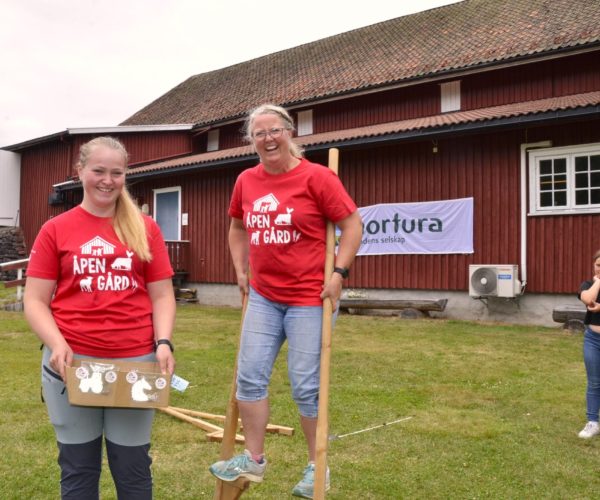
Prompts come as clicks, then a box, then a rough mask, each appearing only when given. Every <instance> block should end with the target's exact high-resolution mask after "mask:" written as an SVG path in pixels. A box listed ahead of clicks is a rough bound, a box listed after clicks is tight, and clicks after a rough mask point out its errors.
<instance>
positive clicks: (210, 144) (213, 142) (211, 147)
mask: <svg viewBox="0 0 600 500" xmlns="http://www.w3.org/2000/svg"><path fill="white" fill-rule="evenodd" d="M218 150H219V129H218V128H215V129H213V130H209V131H208V134H207V135H206V151H207V152H210V151H218Z"/></svg>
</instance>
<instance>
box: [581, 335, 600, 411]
mask: <svg viewBox="0 0 600 500" xmlns="http://www.w3.org/2000/svg"><path fill="white" fill-rule="evenodd" d="M583 361H584V363H585V371H586V373H587V391H586V401H587V419H588V420H589V421H592V422H598V411H599V410H600V333H596V332H593V331H592V330H590V329H589V328H586V329H585V334H584V336H583Z"/></svg>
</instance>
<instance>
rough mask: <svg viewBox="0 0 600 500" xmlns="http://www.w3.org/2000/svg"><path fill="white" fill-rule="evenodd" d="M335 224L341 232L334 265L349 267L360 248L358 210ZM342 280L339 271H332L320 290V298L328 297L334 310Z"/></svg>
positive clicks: (360, 229) (360, 230)
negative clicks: (321, 290)
mask: <svg viewBox="0 0 600 500" xmlns="http://www.w3.org/2000/svg"><path fill="white" fill-rule="evenodd" d="M336 225H337V226H338V227H339V228H340V230H341V232H342V234H341V236H340V244H339V247H338V252H337V256H336V258H335V267H345V268H349V267H350V265H351V264H352V262H353V261H354V257H355V256H356V252H358V249H359V248H360V242H361V239H362V227H363V226H362V219H361V217H360V214H359V213H358V211H356V212H354V213H353V214H351V215H349V216H348V217H346V218H345V219H342V220H341V221H338V222H337V223H336ZM342 282H343V278H342V276H341V275H340V274H339V273H333V274H332V275H331V276H329V277H327V276H326V277H325V286H324V287H323V292H321V298H322V299H324V298H325V297H329V298H330V299H331V301H332V303H333V308H334V310H335V308H336V304H337V301H338V300H339V298H340V295H341V294H342Z"/></svg>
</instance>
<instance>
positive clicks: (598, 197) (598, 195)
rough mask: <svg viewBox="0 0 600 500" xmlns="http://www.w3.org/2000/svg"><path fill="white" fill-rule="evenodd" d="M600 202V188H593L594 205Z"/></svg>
mask: <svg viewBox="0 0 600 500" xmlns="http://www.w3.org/2000/svg"><path fill="white" fill-rule="evenodd" d="M598 204H600V189H592V205H598Z"/></svg>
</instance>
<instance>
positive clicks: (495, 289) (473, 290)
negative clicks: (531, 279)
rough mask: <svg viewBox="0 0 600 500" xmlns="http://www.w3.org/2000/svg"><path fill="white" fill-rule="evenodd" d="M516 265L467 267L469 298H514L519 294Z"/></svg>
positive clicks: (519, 284)
mask: <svg viewBox="0 0 600 500" xmlns="http://www.w3.org/2000/svg"><path fill="white" fill-rule="evenodd" d="M518 272H519V266H517V265H516V264H500V265H498V264H496V265H491V264H486V265H477V264H472V265H470V266H469V295H470V296H471V297H515V296H517V295H519V294H520V293H521V282H520V281H519V280H518V278H517V277H518Z"/></svg>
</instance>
